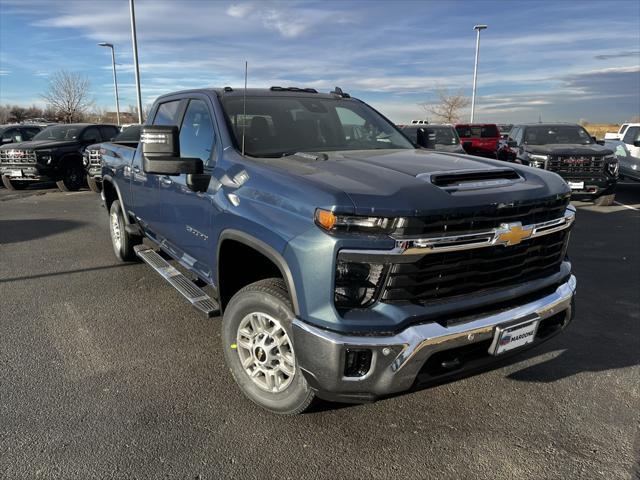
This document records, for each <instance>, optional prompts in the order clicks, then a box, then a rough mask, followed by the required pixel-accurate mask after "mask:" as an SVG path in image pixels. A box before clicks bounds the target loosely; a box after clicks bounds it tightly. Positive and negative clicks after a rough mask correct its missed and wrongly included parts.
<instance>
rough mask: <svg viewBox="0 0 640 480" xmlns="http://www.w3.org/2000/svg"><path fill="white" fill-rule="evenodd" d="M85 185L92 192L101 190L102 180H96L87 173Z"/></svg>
mask: <svg viewBox="0 0 640 480" xmlns="http://www.w3.org/2000/svg"><path fill="white" fill-rule="evenodd" d="M87 185H89V188H90V189H91V191H92V192H96V193H100V192H102V182H98V181H96V179H95V178H93V177H91V176H90V175H87Z"/></svg>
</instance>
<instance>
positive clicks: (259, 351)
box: [254, 347, 267, 362]
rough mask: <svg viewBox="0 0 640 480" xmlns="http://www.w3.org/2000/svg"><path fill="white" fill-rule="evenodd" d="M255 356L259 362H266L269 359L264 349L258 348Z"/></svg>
mask: <svg viewBox="0 0 640 480" xmlns="http://www.w3.org/2000/svg"><path fill="white" fill-rule="evenodd" d="M254 354H255V356H256V359H257V360H258V361H259V362H264V361H265V360H266V359H267V352H265V351H264V349H263V348H262V347H258V348H256V349H255V352H254Z"/></svg>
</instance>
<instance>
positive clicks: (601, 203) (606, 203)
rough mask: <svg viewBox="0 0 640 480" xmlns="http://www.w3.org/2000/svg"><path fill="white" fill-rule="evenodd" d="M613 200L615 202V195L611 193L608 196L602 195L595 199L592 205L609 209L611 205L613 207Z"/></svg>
mask: <svg viewBox="0 0 640 480" xmlns="http://www.w3.org/2000/svg"><path fill="white" fill-rule="evenodd" d="M615 200H616V194H615V193H612V194H610V195H602V196H600V197H598V198H596V199H595V200H594V201H593V203H594V205H597V206H598V207H610V206H611V205H613V202H615Z"/></svg>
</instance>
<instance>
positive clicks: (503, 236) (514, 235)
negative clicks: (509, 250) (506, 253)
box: [498, 222, 533, 246]
mask: <svg viewBox="0 0 640 480" xmlns="http://www.w3.org/2000/svg"><path fill="white" fill-rule="evenodd" d="M500 227H501V229H502V230H506V231H503V232H502V233H500V234H499V235H498V242H500V243H503V244H505V245H508V246H511V245H518V244H519V243H520V242H522V241H523V240H526V239H527V238H529V237H530V236H531V234H532V233H533V227H528V228H527V227H525V228H522V224H521V223H520V222H518V223H503V224H502V225H500Z"/></svg>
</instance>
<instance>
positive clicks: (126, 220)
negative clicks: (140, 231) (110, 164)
mask: <svg viewBox="0 0 640 480" xmlns="http://www.w3.org/2000/svg"><path fill="white" fill-rule="evenodd" d="M105 183H109V184H111V186H112V187H113V188H114V190H115V191H116V195H117V196H118V198H117V201H118V202H119V203H120V209H121V210H122V214H123V215H122V216H123V217H124V223H126V224H127V225H131V222H130V221H129V214H128V212H127V211H126V210H125V209H124V205H123V204H122V195H121V194H120V187H118V184H117V183H116V182H115V181H114V180H113V177H112V176H111V175H104V176H103V177H102V192H101V193H100V197H101V198H102V201H103V202H105V207H106V206H107V204H106V198H105V195H104V184H105ZM107 213H109V212H107Z"/></svg>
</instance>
